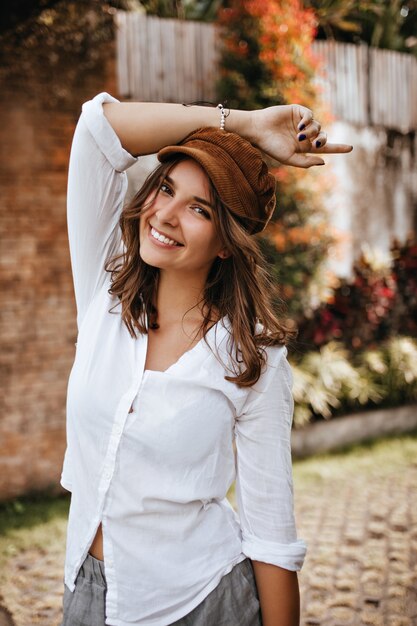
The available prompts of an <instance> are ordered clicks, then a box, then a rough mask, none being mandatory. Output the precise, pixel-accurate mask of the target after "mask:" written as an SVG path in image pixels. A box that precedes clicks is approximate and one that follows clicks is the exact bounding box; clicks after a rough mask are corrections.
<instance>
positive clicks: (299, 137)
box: [298, 135, 306, 141]
mask: <svg viewBox="0 0 417 626" xmlns="http://www.w3.org/2000/svg"><path fill="white" fill-rule="evenodd" d="M305 138H306V136H305V135H298V141H304V139H305Z"/></svg>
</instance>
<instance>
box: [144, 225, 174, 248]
mask: <svg viewBox="0 0 417 626" xmlns="http://www.w3.org/2000/svg"><path fill="white" fill-rule="evenodd" d="M151 235H152V237H154V238H155V239H157V240H158V241H161V242H162V243H166V244H169V245H170V246H177V245H179V244H178V242H177V241H174V239H168V237H164V235H161V233H158V231H157V230H155V228H151Z"/></svg>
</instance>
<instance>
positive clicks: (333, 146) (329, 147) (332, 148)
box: [320, 143, 353, 154]
mask: <svg viewBox="0 0 417 626" xmlns="http://www.w3.org/2000/svg"><path fill="white" fill-rule="evenodd" d="M352 150H353V146H349V145H348V144H346V143H327V144H326V145H325V146H323V148H320V152H323V153H325V154H344V153H346V152H352Z"/></svg>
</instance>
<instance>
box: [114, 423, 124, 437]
mask: <svg viewBox="0 0 417 626" xmlns="http://www.w3.org/2000/svg"><path fill="white" fill-rule="evenodd" d="M114 432H115V434H116V435H120V433H121V432H122V427H121V426H120V425H119V424H116V426H115V427H114Z"/></svg>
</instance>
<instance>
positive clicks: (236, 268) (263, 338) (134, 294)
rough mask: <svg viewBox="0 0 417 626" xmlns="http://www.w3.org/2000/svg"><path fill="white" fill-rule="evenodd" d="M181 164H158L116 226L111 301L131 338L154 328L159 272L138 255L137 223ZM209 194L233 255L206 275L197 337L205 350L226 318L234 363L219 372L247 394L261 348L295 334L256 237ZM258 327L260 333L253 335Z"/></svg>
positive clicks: (259, 363)
mask: <svg viewBox="0 0 417 626" xmlns="http://www.w3.org/2000/svg"><path fill="white" fill-rule="evenodd" d="M184 158H187V157H184V156H182V155H178V156H175V157H174V158H173V159H171V160H170V161H168V162H165V163H162V164H160V165H159V166H158V167H157V168H156V169H155V170H154V171H153V172H152V173H151V174H150V175H149V176H148V178H147V179H146V181H145V183H144V184H143V186H142V187H141V189H140V190H139V191H138V192H137V193H136V195H135V196H134V197H133V198H132V200H131V201H130V202H129V203H128V204H127V205H126V206H125V207H124V208H123V210H122V213H121V216H120V219H119V226H120V229H121V233H122V240H123V244H124V247H123V252H122V254H119V255H117V256H115V257H113V258H111V259H109V260H108V261H107V263H106V266H105V269H106V271H108V272H111V274H112V275H111V287H110V289H109V294H112V295H116V296H118V298H119V302H118V304H120V303H121V306H122V313H121V315H122V319H123V321H124V322H125V324H126V326H127V328H128V330H129V332H130V334H131V336H132V337H134V338H137V336H138V335H137V332H139V333H147V332H148V330H147V327H146V323H145V320H146V319H147V320H148V321H149V327H150V328H158V323H157V319H158V311H157V309H156V306H155V302H156V294H157V289H158V281H159V269H158V268H156V267H153V266H150V265H148V264H147V263H145V262H144V261H143V260H142V258H141V256H140V252H139V250H140V241H139V219H140V216H141V215H143V214H144V212H145V211H146V210H147V209H148V208H149V207H150V206H151V205H152V203H153V200H154V198H155V197H156V195H157V193H158V191H159V188H160V186H161V184H162V182H163V181H164V179H165V177H166V176H167V175H168V174H169V172H170V171H171V170H172V168H173V167H175V165H176V164H177V163H179V161H181V160H183V159H184ZM209 181H210V179H209ZM210 195H211V203H212V206H213V207H214V211H213V222H214V226H215V229H216V232H217V235H218V237H219V239H220V241H221V244H222V246H224V247H226V248H227V249H228V250H229V252H230V253H231V254H230V256H229V257H227V258H225V259H221V258H219V257H217V258H216V259H215V260H214V262H213V264H212V266H211V268H210V271H209V274H208V276H207V280H206V284H205V288H204V291H203V296H202V302H200V303H198V304H199V305H201V304H202V305H203V306H201V309H202V311H203V322H202V324H201V326H200V327H199V329H198V331H197V335H198V336H199V335H201V336H202V338H204V340H205V342H206V343H207V345H208V346H209V344H208V342H207V339H206V333H207V331H208V330H209V329H210V328H211V326H212V325H213V323H215V322H217V321H218V320H219V319H221V318H223V317H224V316H226V315H227V316H228V318H229V320H230V323H231V334H230V336H229V341H228V344H227V350H228V353H229V356H230V357H231V362H230V364H229V365H226V364H223V365H224V366H225V368H226V369H228V370H229V372H231V374H233V375H232V376H225V379H226V380H228V381H231V382H234V383H236V384H237V385H238V386H240V387H250V386H252V385H254V384H255V383H256V382H257V380H258V379H259V377H260V375H261V372H262V367H263V365H264V364H265V362H266V351H265V347H266V346H274V345H286V344H288V343H289V342H290V341H291V340H292V339H293V338H294V337H295V336H296V334H297V331H296V330H294V327H293V326H290V325H288V324H286V323H285V322H284V321H283V320H281V319H279V317H278V314H277V312H276V309H277V302H280V303H281V305H280V306H281V308H282V306H283V303H282V301H281V300H280V299H279V297H278V291H277V289H278V287H277V285H276V284H275V283H274V281H273V280H272V278H271V276H270V274H269V271H268V268H267V263H266V261H265V258H264V257H263V255H262V253H261V250H260V247H259V243H258V241H257V238H256V237H255V236H253V235H250V234H249V232H248V230H247V228H246V227H245V225H244V224H243V223H242V222H241V220H240V219H239V218H238V217H237V216H236V215H233V214H232V213H231V211H229V210H228V209H227V207H225V206H224V204H223V203H222V201H221V199H220V197H219V195H218V193H217V191H216V189H215V188H214V186H213V185H212V183H211V181H210ZM149 198H150V200H149ZM257 324H261V326H260V327H258V328H257V329H256V325H257ZM255 329H256V331H255ZM197 335H196V336H197ZM209 347H210V346H209Z"/></svg>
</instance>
